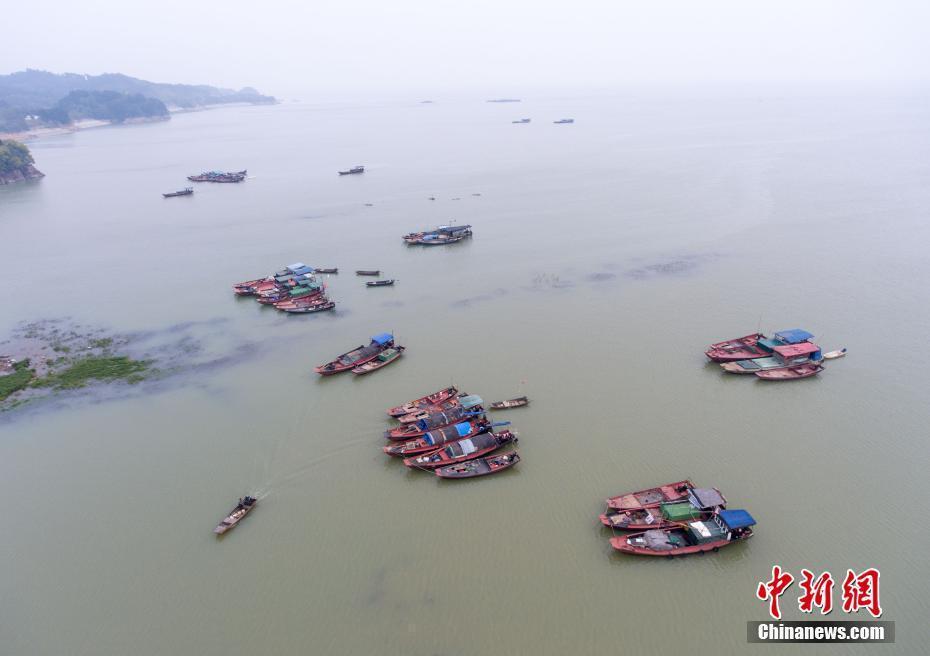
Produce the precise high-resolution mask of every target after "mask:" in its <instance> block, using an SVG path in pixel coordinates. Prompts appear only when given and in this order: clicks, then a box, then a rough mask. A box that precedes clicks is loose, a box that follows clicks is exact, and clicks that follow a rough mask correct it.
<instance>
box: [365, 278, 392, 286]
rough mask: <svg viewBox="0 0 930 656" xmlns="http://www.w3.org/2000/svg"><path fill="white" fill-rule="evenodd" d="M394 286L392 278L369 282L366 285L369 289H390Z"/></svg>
mask: <svg viewBox="0 0 930 656" xmlns="http://www.w3.org/2000/svg"><path fill="white" fill-rule="evenodd" d="M393 284H394V279H393V278H391V279H390V280H369V281H368V282H366V283H365V285H366V286H368V287H390V286H391V285H393Z"/></svg>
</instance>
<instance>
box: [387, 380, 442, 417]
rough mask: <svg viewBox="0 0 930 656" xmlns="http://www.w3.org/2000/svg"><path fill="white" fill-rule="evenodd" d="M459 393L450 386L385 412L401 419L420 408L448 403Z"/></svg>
mask: <svg viewBox="0 0 930 656" xmlns="http://www.w3.org/2000/svg"><path fill="white" fill-rule="evenodd" d="M458 393H459V391H458V389H457V388H456V387H455V385H451V386H449V387H447V388H445V389H441V390H439V391H438V392H433V393H432V394H427V395H426V396H421V397H420V398H418V399H414V400H413V401H407V402H406V403H404V404H402V405H399V406H396V407H393V408H391V409H390V410H388V411H387V413H388V414H389V415H390V416H392V417H402V416H404V415H406V414H410V413H411V412H416V411H418V410H420V409H422V408H425V407H427V406H431V405H437V404H439V403H443V402H445V401H448V400H449V399H452V398H455V396H456V395H457V394H458Z"/></svg>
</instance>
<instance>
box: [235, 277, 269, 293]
mask: <svg viewBox="0 0 930 656" xmlns="http://www.w3.org/2000/svg"><path fill="white" fill-rule="evenodd" d="M267 280H268V279H267V278H257V279H255V280H247V281H245V282H240V283H239V284H238V285H233V293H235V294H236V295H237V296H251V295H253V294H257V293H258V286H259V285H260V284H262V283H264V282H267Z"/></svg>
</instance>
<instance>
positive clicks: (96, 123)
mask: <svg viewBox="0 0 930 656" xmlns="http://www.w3.org/2000/svg"><path fill="white" fill-rule="evenodd" d="M265 104H271V103H250V102H235V103H215V104H212V105H201V106H199V107H169V108H168V116H164V117H162V116H152V117H140V118H131V119H127V120H125V121H120V122H116V121H101V120H98V119H92V118H87V119H81V120H79V121H75V122H74V123H72V124H71V125H63V126H61V127H54V128H52V127H47V128H33V129H31V130H23V131H21V132H0V141H2V140H4V139H12V140H14V141H20V142H24V141H35V140H36V139H41V138H43V137H58V136H61V135H65V134H71V133H72V132H77V131H78V130H89V129H91V128H102V127H105V126H108V125H137V124H141V123H157V122H160V121H167V120H169V119H170V118H171V115H172V114H183V113H188V112H201V111H206V110H210V109H216V108H218V107H244V106H253V105H265Z"/></svg>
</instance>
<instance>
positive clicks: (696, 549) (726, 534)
mask: <svg viewBox="0 0 930 656" xmlns="http://www.w3.org/2000/svg"><path fill="white" fill-rule="evenodd" d="M755 523H756V520H755V519H753V518H752V515H750V514H749V513H748V512H746V511H745V510H721V511H720V512H718V513H714V515H712V516H711V518H710V519H707V520H695V521H691V522H686V523H683V524H681V525H679V526H678V527H676V528H659V529H649V530H648V531H645V532H643V533H634V534H632V535H627V536H616V537H613V538H610V546H612V547H613V548H614V549H616V550H617V551H622V552H624V553H629V554H635V555H637V556H665V557H666V558H672V557H673V556H685V555H688V554H693V553H702V552H706V551H718V550H719V549H720V547H725V546H727V545H730V544H733V543H734V542H740V541H742V540H748V539H749V538H751V537H752V528H751V527H752V526H754V525H755Z"/></svg>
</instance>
